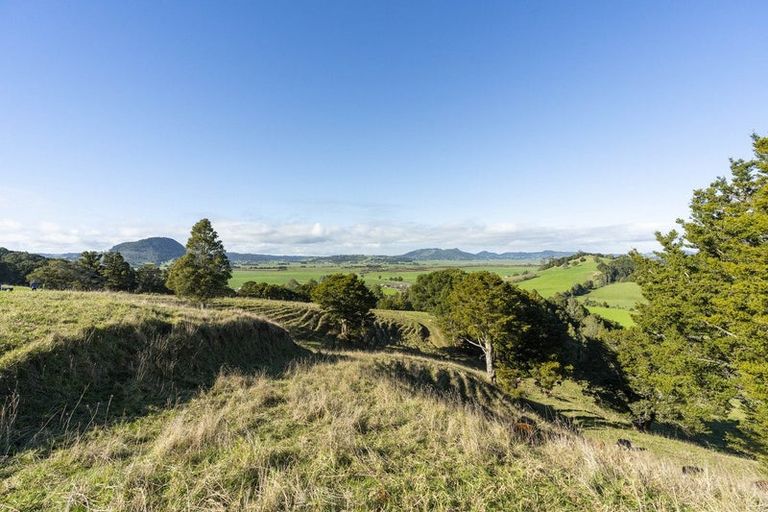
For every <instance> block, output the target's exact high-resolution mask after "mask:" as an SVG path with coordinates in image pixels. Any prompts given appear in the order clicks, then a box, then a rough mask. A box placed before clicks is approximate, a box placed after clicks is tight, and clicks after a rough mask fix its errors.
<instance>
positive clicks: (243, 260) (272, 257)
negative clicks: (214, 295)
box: [227, 252, 315, 265]
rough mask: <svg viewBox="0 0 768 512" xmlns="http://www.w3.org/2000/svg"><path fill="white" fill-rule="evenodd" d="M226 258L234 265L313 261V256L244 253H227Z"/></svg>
mask: <svg viewBox="0 0 768 512" xmlns="http://www.w3.org/2000/svg"><path fill="white" fill-rule="evenodd" d="M227 258H229V261H230V262H231V263H234V264H240V265H248V264H253V263H266V262H275V263H277V262H286V263H288V262H291V263H294V262H301V261H310V260H313V259H315V257H314V256H280V255H277V254H251V253H246V252H228V253H227Z"/></svg>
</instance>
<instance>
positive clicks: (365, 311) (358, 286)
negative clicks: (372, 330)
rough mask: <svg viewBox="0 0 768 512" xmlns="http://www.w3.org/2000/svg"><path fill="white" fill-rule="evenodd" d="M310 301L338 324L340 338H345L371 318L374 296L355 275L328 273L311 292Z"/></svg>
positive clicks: (374, 305)
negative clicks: (316, 304)
mask: <svg viewBox="0 0 768 512" xmlns="http://www.w3.org/2000/svg"><path fill="white" fill-rule="evenodd" d="M312 300H313V301H315V302H317V303H318V304H320V307H322V308H323V309H324V310H325V312H326V313H327V314H328V315H329V316H330V317H331V318H332V319H334V320H335V321H337V322H339V324H340V325H341V337H342V338H348V337H350V336H351V335H352V334H353V333H354V332H355V331H359V330H360V329H362V328H363V327H364V326H365V325H366V323H368V322H369V321H370V319H371V309H372V308H374V307H376V296H375V295H374V294H373V292H371V290H369V289H368V287H367V286H366V285H365V282H363V280H362V279H360V278H359V277H358V276H357V274H331V275H329V276H326V277H325V278H324V279H323V280H322V281H321V282H320V284H318V285H317V286H316V287H315V288H314V289H313V290H312Z"/></svg>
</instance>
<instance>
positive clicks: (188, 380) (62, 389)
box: [0, 291, 307, 454]
mask: <svg viewBox="0 0 768 512" xmlns="http://www.w3.org/2000/svg"><path fill="white" fill-rule="evenodd" d="M304 353H307V351H306V350H304V349H302V348H301V347H299V346H298V345H296V344H295V343H294V342H293V340H292V339H291V338H290V336H289V335H288V333H287V332H286V331H285V330H283V329H281V328H279V327H277V326H276V325H274V324H271V323H268V322H265V321H264V320H262V319H260V318H258V317H256V316H253V315H248V314H244V313H242V312H237V313H235V312H230V311H200V310H198V309H193V308H188V307H185V306H183V304H182V303H180V302H178V301H175V300H173V299H169V298H161V299H160V298H158V299H155V298H150V297H141V296H132V295H126V294H109V293H68V292H51V291H48V292H36V293H32V292H26V293H24V292H21V291H14V292H12V293H3V294H2V295H0V454H2V453H14V452H16V451H18V450H24V449H26V448H31V447H35V448H40V449H47V447H48V446H50V445H51V444H55V443H60V442H65V440H67V439H70V438H71V437H72V436H77V435H79V434H80V433H81V432H83V431H87V430H88V429H90V428H91V427H92V426H93V425H98V424H102V423H104V422H110V421H115V420H118V419H119V418H121V417H123V416H125V417H132V416H136V415H143V414H146V413H148V412H150V411H153V410H156V409H157V408H162V407H164V406H166V405H167V404H169V403H176V402H178V401H180V400H181V401H183V400H187V399H189V398H190V397H191V396H192V395H194V394H195V393H196V392H197V391H198V390H199V389H200V388H204V387H207V386H210V385H211V383H212V382H213V380H214V379H215V378H216V375H217V374H218V373H219V370H220V368H222V367H230V368H239V369H241V370H243V371H253V370H255V369H259V370H262V371H269V372H276V371H280V368H282V367H283V366H284V365H285V364H287V362H288V361H292V360H294V359H295V358H296V357H300V356H301V355H302V354H304Z"/></svg>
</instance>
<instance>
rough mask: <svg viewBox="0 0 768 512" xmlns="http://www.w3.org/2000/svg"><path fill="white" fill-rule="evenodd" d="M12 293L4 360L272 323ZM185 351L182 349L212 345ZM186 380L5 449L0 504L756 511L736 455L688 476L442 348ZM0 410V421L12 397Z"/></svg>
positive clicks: (227, 342)
mask: <svg viewBox="0 0 768 512" xmlns="http://www.w3.org/2000/svg"><path fill="white" fill-rule="evenodd" d="M16 297H21V296H16ZM4 300H6V302H5V303H4V304H3V305H4V306H9V305H10V304H11V303H10V302H8V301H9V300H10V299H7V298H6V299H4ZM13 300H19V301H20V302H19V303H18V304H17V305H16V306H14V307H13V308H11V307H6V309H5V310H3V311H0V319H6V320H7V319H8V318H13V319H14V321H21V322H22V325H23V326H24V327H23V329H22V332H24V333H26V334H23V335H20V334H18V332H16V331H15V330H14V329H13V327H9V326H8V325H7V324H1V325H0V334H2V335H4V336H8V338H9V340H10V341H9V343H7V344H6V345H5V347H6V349H5V355H6V356H9V359H5V361H6V362H8V361H15V362H14V363H12V364H17V363H18V361H24V360H26V358H28V357H32V356H35V355H36V356H38V357H43V356H45V354H47V351H51V350H53V349H55V348H56V347H59V346H60V345H61V344H62V343H65V342H66V340H69V341H68V343H74V345H75V346H78V345H83V346H85V347H93V349H94V350H96V347H99V350H98V351H97V353H101V351H106V350H107V349H109V347H111V346H112V343H119V342H120V340H113V339H112V338H109V339H107V338H105V339H102V340H101V341H99V338H98V337H96V336H94V337H90V338H89V337H87V336H86V337H84V338H83V339H79V338H77V336H78V335H79V334H78V333H88V332H92V330H93V329H92V328H91V329H89V328H87V327H88V326H89V325H91V326H96V327H97V328H98V329H101V330H105V329H106V330H109V331H110V332H111V330H110V329H111V327H112V326H113V325H114V323H115V322H117V323H118V324H120V325H122V326H123V327H126V328H128V327H131V326H132V325H133V324H132V322H135V321H137V320H138V321H140V322H146V321H147V320H148V319H149V320H152V321H155V322H161V323H162V322H167V323H169V325H170V326H171V327H170V330H169V331H168V332H169V333H171V334H172V336H170V337H165V338H162V339H161V340H160V341H162V347H166V345H169V344H170V345H174V344H175V343H177V344H179V345H180V346H185V345H184V339H183V338H185V337H186V338H194V339H199V340H204V339H205V340H207V339H211V340H213V341H215V343H217V344H216V345H205V346H206V347H208V346H210V347H225V349H226V350H230V349H234V348H237V350H240V349H239V347H240V346H241V344H240V341H241V336H242V333H243V332H245V333H251V334H249V336H251V337H253V338H258V337H259V336H262V337H263V336H266V334H263V332H266V333H267V334H269V333H271V332H272V331H271V330H270V329H268V330H267V331H259V330H256V331H254V330H252V329H251V328H249V327H248V325H251V324H249V322H252V323H253V325H260V324H259V322H258V320H256V319H252V318H251V319H248V318H247V315H246V317H243V316H242V313H241V312H239V311H234V310H233V311H226V312H221V311H205V312H200V311H193V310H191V309H189V308H185V307H184V306H183V304H182V303H179V302H178V301H175V300H174V299H163V298H141V297H126V296H121V295H114V294H93V295H88V294H64V293H62V294H51V295H39V296H35V298H33V299H26V298H23V297H22V298H17V299H13ZM41 305H43V306H50V309H51V310H52V311H49V312H48V313H47V314H46V313H45V312H41V311H40V310H39V309H37V308H40V307H41ZM25 309H28V311H27V312H25V311H24V310H25ZM311 310H312V308H311V307H310V308H308V309H307V311H305V312H304V313H302V315H303V314H305V313H307V312H309V313H312V311H311ZM110 311H111V312H112V313H113V314H112V315H111V316H110V315H109V314H108V312H110ZM285 313H286V314H291V315H293V314H295V312H294V313H291V312H287V311H286V312H285ZM307 314H308V313H307ZM3 315H5V316H3ZM73 315H74V316H73ZM302 315H300V316H299V317H298V318H299V319H300V318H301V317H302ZM310 316H311V315H310V314H308V316H307V317H305V320H306V318H309V317H310ZM70 319H74V324H73V323H71V322H69V320H70ZM238 319H239V320H238ZM232 322H234V324H233V326H232V327H231V329H230V328H229V327H227V328H226V329H224V330H222V329H214V330H210V329H211V326H212V325H218V324H223V325H224V326H227V325H229V324H230V323H232ZM242 322H245V323H242ZM246 324H248V325H246ZM174 326H177V327H174ZM96 327H94V328H96ZM84 329H85V330H84ZM206 329H209V330H207V331H206ZM240 329H246V330H245V331H242V330H240ZM134 331H135V329H134ZM139 331H140V332H139ZM139 331H137V332H138V334H141V335H142V336H144V334H146V333H144V331H141V330H139ZM115 332H118V333H122V332H129V333H130V332H133V331H131V330H130V329H128V331H124V330H123V328H122V327H121V328H120V329H119V330H118V331H115ZM201 333H202V334H201ZM206 333H207V334H206ZM259 333H262V334H259ZM134 334H136V333H134ZM134 334H131V336H134ZM142 336H138V335H137V336H136V338H135V339H136V340H138V341H141V340H143V339H144V338H142ZM201 336H202V337H201ZM270 336H271V335H270ZM145 337H146V336H145ZM223 337H226V338H228V339H223ZM229 338H232V339H229ZM130 339H131V340H133V339H134V338H133V337H132V338H130ZM110 340H112V341H110ZM173 340H176V341H173ZM123 342H125V340H123ZM150 346H154V345H153V344H152V343H150ZM252 346H253V347H256V348H258V347H259V346H261V345H259V344H255V345H252ZM269 346H270V345H264V347H265V350H266V348H268V347H269ZM280 346H282V345H280ZM30 347H31V348H30ZM162 347H161V348H162ZM226 347H230V348H226ZM166 348H167V347H166ZM166 348H163V350H161V351H160V352H157V354H158V355H157V357H154V358H150V359H153V360H154V359H157V358H161V359H162V358H165V359H167V360H164V361H162V362H158V361H155V363H154V364H155V365H156V366H160V367H162V368H166V367H172V366H173V364H174V361H176V358H175V356H174V357H167V355H163V354H167V353H168V352H167V350H166ZM11 353H13V354H12V357H10V354H11ZM105 353H106V354H109V353H110V352H108V351H107V352H105ZM193 354H194V356H195V357H194V358H191V359H190V360H191V361H194V360H195V358H210V357H211V355H212V354H208V353H206V352H205V351H198V350H195V351H194V352H193ZM238 354H241V352H239V351H235V352H233V355H238ZM248 354H249V355H248V357H259V354H258V353H256V352H253V353H248ZM65 359H66V358H65ZM66 360H67V361H68V360H69V359H66ZM202 360H203V359H201V361H202ZM41 361H44V359H41ZM145 363H147V364H149V360H147V361H145ZM244 366H248V365H244ZM75 367H76V368H78V367H77V366H75ZM196 367H197V366H195V368H196ZM212 367H213V366H212ZM229 367H230V368H231V366H229ZM0 369H2V367H1V366H0ZM164 371H165V370H164ZM78 372H79V373H78V374H77V377H78V378H84V377H86V376H88V373H87V372H84V371H80V370H78ZM161 373H162V372H161ZM201 375H202V374H201ZM126 382H133V381H126ZM192 384H194V385H195V386H197V387H196V388H195V389H197V392H196V393H194V394H193V395H191V396H190V397H189V398H188V399H187V400H186V401H176V402H174V403H166V402H162V403H160V402H158V405H157V406H154V407H150V408H144V409H142V412H141V414H134V415H131V416H125V417H123V418H122V419H120V418H112V421H104V422H98V423H96V424H92V425H89V428H87V429H84V430H80V431H78V433H77V435H76V436H73V437H68V438H67V439H66V442H62V441H61V440H58V441H55V442H53V444H51V445H50V446H47V447H46V449H41V448H40V447H39V446H35V445H30V446H28V447H27V448H25V449H22V450H18V451H16V452H14V453H13V454H12V455H11V456H10V457H8V458H7V459H6V460H5V461H4V462H3V465H2V466H0V510H24V511H39V510H56V511H59V510H72V511H75V510H77V511H86V510H93V511H97V510H99V511H102V510H105V511H106V510H109V511H113V510H114V511H118V510H120V511H150V510H151V511H228V510H250V511H272V510H424V511H427V510H429V511H431V510H462V511H463V510H478V511H481V510H511V511H547V512H550V511H560V510H564V511H605V512H609V511H610V512H614V511H637V510H640V511H654V512H662V511H688V510H690V511H699V510H703V511H712V512H715V511H724V512H731V511H733V512H735V511H743V510H755V511H760V510H768V495H766V494H761V492H760V491H759V490H758V489H757V488H756V487H755V486H754V485H753V482H754V481H755V480H757V479H759V478H760V476H759V475H758V474H757V473H756V472H755V471H754V466H753V465H751V464H747V463H744V464H730V463H729V464H719V461H723V460H725V459H724V458H723V457H721V456H720V455H718V454H715V453H714V452H711V453H712V456H711V459H708V460H710V461H711V463H709V464H705V465H703V468H704V472H703V473H701V474H698V475H683V474H682V472H681V467H680V466H681V462H680V460H679V459H675V457H674V454H671V455H670V456H668V457H667V456H665V457H659V456H658V455H657V454H656V453H654V451H653V450H649V451H645V452H635V451H632V452H627V451H622V450H619V449H618V448H616V447H615V446H613V445H612V443H610V442H605V443H604V442H601V441H597V440H590V439H586V438H584V437H581V436H580V435H578V434H576V433H574V432H571V431H569V430H567V429H564V428H561V427H560V426H558V425H556V424H552V423H549V422H546V421H544V420H542V419H541V418H539V417H537V416H535V415H534V414H533V413H531V412H530V411H526V410H523V409H521V408H520V407H519V406H518V405H517V404H516V403H515V402H514V401H512V400H511V399H510V398H509V397H507V396H506V395H504V394H503V393H501V392H500V391H499V390H498V389H496V388H494V387H492V386H489V385H488V384H487V383H486V382H485V380H484V379H483V376H482V374H481V373H479V372H475V371H473V370H470V369H467V368H466V367H464V366H461V365H458V364H453V363H450V362H444V361H436V360H433V359H429V358H425V357H416V356H409V355H404V354H391V353H369V352H335V353H332V354H330V355H326V356H313V357H310V358H306V357H305V358H303V359H296V360H294V362H293V363H291V364H289V365H288V367H287V368H286V367H282V370H281V371H280V372H273V371H269V370H268V369H255V370H247V371H246V370H244V369H241V370H233V369H229V370H221V371H220V373H219V375H218V377H215V378H212V379H210V381H207V380H206V379H203V378H200V379H199V380H196V381H195V382H194V383H192ZM131 389H133V388H131ZM137 389H138V388H137ZM49 391H51V392H53V391H54V390H49ZM145 391H146V390H145ZM150 391H152V392H153V393H154V392H155V391H156V389H155V388H151V389H150ZM73 396H74V395H73ZM78 397H79V395H78ZM78 397H75V398H74V399H73V401H77V400H78ZM7 398H8V400H9V402H8V403H9V404H12V403H13V402H14V400H17V399H19V398H18V397H15V396H14V395H13V394H9V395H8V397H7ZM20 399H21V400H22V401H23V399H24V396H21V397H20ZM70 409H71V405H70ZM68 410H69V409H68ZM6 411H7V413H6V414H5V417H6V418H10V417H11V416H12V415H13V409H12V406H7V407H6ZM0 416H2V415H0ZM4 421H7V420H4ZM606 441H607V440H606ZM670 442H672V441H670ZM679 446H680V447H683V449H684V447H685V446H687V445H683V444H680V445H679ZM702 450H703V449H702Z"/></svg>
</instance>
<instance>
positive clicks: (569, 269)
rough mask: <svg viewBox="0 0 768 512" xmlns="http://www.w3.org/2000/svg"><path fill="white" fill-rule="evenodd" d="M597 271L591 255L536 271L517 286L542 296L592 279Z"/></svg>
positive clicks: (550, 294)
mask: <svg viewBox="0 0 768 512" xmlns="http://www.w3.org/2000/svg"><path fill="white" fill-rule="evenodd" d="M596 273H597V261H595V259H594V258H593V257H591V256H590V257H588V258H586V261H584V262H580V263H578V264H577V265H570V266H566V267H552V268H548V269H547V270H543V271H539V272H537V277H535V278H533V279H528V280H526V281H522V282H521V283H519V285H518V286H520V288H523V289H524V290H536V291H537V292H539V293H540V294H541V295H542V296H544V297H551V296H552V295H554V294H556V293H557V292H564V291H566V290H568V289H569V288H570V287H572V286H573V285H575V284H578V283H583V282H585V281H589V280H590V279H592V278H593V277H594V276H595V274H596Z"/></svg>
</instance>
